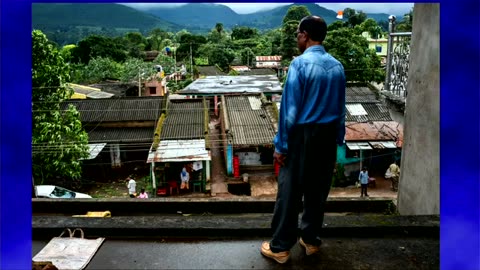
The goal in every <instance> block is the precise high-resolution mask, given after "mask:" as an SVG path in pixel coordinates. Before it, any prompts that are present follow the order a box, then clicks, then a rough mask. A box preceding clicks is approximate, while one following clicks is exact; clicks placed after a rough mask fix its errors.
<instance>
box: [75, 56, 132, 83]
mask: <svg viewBox="0 0 480 270" xmlns="http://www.w3.org/2000/svg"><path fill="white" fill-rule="evenodd" d="M123 74H124V67H123V65H122V64H119V63H117V62H115V61H114V60H112V59H110V58H104V57H96V58H93V59H91V60H90V61H89V62H88V64H87V65H76V72H75V73H74V76H73V77H74V78H73V81H74V82H76V83H84V84H91V83H97V82H101V81H103V80H106V79H123V76H124V75H123Z"/></svg>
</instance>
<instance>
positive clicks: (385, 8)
mask: <svg viewBox="0 0 480 270" xmlns="http://www.w3.org/2000/svg"><path fill="white" fill-rule="evenodd" d="M218 4H222V5H226V6H229V7H230V8H231V9H233V10H234V11H235V12H237V13H239V14H247V13H253V12H256V11H259V10H269V9H272V8H275V7H278V6H283V5H289V4H292V3H218ZM317 4H319V5H320V6H322V7H324V8H328V9H331V10H334V11H337V10H343V9H345V8H347V7H349V8H353V9H356V10H361V11H363V12H366V13H387V14H396V15H403V14H405V13H408V12H409V11H410V10H411V8H412V7H413V3H350V4H349V3H317ZM124 5H127V6H131V7H135V8H150V7H152V6H178V5H184V4H180V3H175V4H173V3H171V4H169V3H128V4H124Z"/></svg>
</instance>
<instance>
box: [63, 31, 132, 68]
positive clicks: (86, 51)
mask: <svg viewBox="0 0 480 270" xmlns="http://www.w3.org/2000/svg"><path fill="white" fill-rule="evenodd" d="M95 57H108V58H111V59H112V60H114V61H116V62H123V61H125V60H126V59H127V57H128V52H127V47H126V46H125V40H124V39H123V38H121V37H120V38H109V37H103V36H98V35H91V36H89V37H87V38H85V39H83V40H81V41H80V42H79V43H78V45H77V47H75V48H73V49H72V61H73V62H75V63H82V64H87V63H88V62H89V61H90V59H92V58H95Z"/></svg>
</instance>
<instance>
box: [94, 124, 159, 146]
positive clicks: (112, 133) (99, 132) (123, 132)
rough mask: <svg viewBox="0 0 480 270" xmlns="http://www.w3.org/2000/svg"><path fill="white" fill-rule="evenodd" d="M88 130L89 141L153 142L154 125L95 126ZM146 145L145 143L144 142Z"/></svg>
mask: <svg viewBox="0 0 480 270" xmlns="http://www.w3.org/2000/svg"><path fill="white" fill-rule="evenodd" d="M87 132H88V142H89V143H104V142H106V143H108V142H132V143H135V142H136V143H138V142H145V143H146V142H148V143H150V144H151V143H152V142H153V135H154V132H155V129H154V127H147V128H146V127H136V128H100V127H97V128H95V129H93V130H90V131H87ZM145 145H147V144H145Z"/></svg>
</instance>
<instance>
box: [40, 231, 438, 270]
mask: <svg viewBox="0 0 480 270" xmlns="http://www.w3.org/2000/svg"><path fill="white" fill-rule="evenodd" d="M263 240H268V238H259V237H252V238H248V237H242V238H158V239H144V238H137V239H135V238H130V239H106V240H105V241H104V243H103V244H102V246H101V247H100V249H99V250H98V251H97V253H96V254H95V256H94V257H93V258H92V260H91V261H90V263H89V264H88V265H87V267H86V268H85V269H379V270H380V269H381V270H384V269H392V270H396V269H398V270H400V269H402V270H405V269H439V267H440V263H439V262H440V258H439V257H440V241H439V239H438V238H422V237H398V238H397V237H386V238H382V236H381V235H379V237H378V238H371V237H370V238H362V237H361V235H359V237H356V238H342V237H334V238H325V239H324V243H323V245H322V249H321V252H320V253H318V254H314V255H311V256H308V257H307V256H306V255H305V253H304V250H303V249H302V248H301V247H300V245H299V244H297V245H295V246H294V247H293V248H292V250H291V257H290V260H289V261H288V262H287V263H286V264H284V265H280V264H278V263H276V262H275V261H273V260H271V259H268V258H265V257H263V256H262V255H261V254H260V244H261V242H262V241H263ZM47 242H48V240H34V241H33V243H32V254H33V255H35V254H36V253H37V252H39V251H40V250H41V249H42V248H43V247H44V246H45V245H46V243H47Z"/></svg>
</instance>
